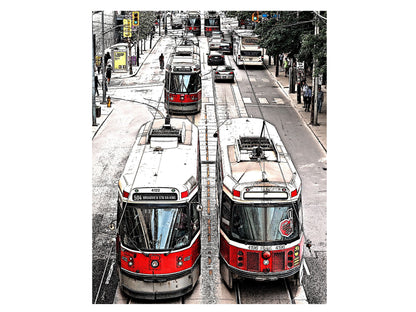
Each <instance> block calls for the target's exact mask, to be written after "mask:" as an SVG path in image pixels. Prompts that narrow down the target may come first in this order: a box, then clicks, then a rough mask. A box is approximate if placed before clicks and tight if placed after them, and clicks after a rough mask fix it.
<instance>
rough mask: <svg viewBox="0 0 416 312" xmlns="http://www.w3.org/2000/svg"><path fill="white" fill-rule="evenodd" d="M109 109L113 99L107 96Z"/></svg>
mask: <svg viewBox="0 0 416 312" xmlns="http://www.w3.org/2000/svg"><path fill="white" fill-rule="evenodd" d="M107 107H111V98H110V97H109V96H107Z"/></svg>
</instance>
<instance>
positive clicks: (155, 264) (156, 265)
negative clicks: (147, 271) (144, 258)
mask: <svg viewBox="0 0 416 312" xmlns="http://www.w3.org/2000/svg"><path fill="white" fill-rule="evenodd" d="M150 265H151V266H152V268H153V269H156V268H157V267H158V266H159V261H157V260H153V261H152V262H151V263H150Z"/></svg>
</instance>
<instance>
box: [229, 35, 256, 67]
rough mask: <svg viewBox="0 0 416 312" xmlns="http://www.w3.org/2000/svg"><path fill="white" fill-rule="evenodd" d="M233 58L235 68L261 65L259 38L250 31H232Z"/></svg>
mask: <svg viewBox="0 0 416 312" xmlns="http://www.w3.org/2000/svg"><path fill="white" fill-rule="evenodd" d="M233 58H234V62H235V63H236V65H237V66H246V65H260V66H262V65H263V49H262V48H261V47H260V38H259V36H258V35H256V34H254V32H253V31H252V30H245V29H236V30H234V31H233Z"/></svg>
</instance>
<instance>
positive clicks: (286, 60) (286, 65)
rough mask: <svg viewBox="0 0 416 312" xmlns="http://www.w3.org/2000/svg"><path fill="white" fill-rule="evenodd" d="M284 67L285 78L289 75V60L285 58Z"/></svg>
mask: <svg viewBox="0 0 416 312" xmlns="http://www.w3.org/2000/svg"><path fill="white" fill-rule="evenodd" d="M284 67H285V77H287V74H288V73H289V61H288V59H287V58H285V62H284Z"/></svg>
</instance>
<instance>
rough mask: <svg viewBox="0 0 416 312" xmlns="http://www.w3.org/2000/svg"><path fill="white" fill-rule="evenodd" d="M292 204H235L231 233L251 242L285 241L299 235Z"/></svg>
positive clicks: (296, 218)
mask: <svg viewBox="0 0 416 312" xmlns="http://www.w3.org/2000/svg"><path fill="white" fill-rule="evenodd" d="M296 207H297V204H294V205H270V206H265V205H235V206H234V208H233V215H232V228H231V235H232V237H234V238H237V239H240V240H244V241H251V242H287V241H291V240H293V239H296V238H297V237H298V236H299V221H298V216H297V214H299V212H298V210H296V211H295V209H297V208H296Z"/></svg>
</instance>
